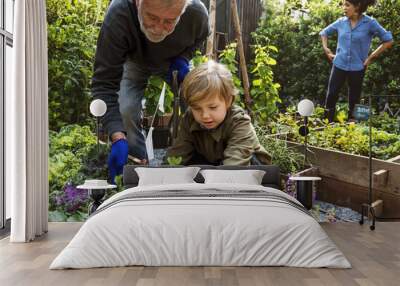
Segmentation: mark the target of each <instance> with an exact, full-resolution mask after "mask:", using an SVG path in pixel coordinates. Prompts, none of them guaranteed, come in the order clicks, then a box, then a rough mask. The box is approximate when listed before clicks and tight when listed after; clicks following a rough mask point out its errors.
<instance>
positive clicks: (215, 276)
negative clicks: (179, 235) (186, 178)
mask: <svg viewBox="0 0 400 286" xmlns="http://www.w3.org/2000/svg"><path fill="white" fill-rule="evenodd" d="M81 225H82V224H81V223H50V225H49V233H47V234H46V235H44V236H43V237H40V238H38V239H37V240H35V241H33V242H32V243H9V239H8V238H4V239H2V240H0V285H2V286H20V285H21V286H25V285H29V286H36V285H37V286H46V285H49V286H54V285H57V286H62V285H66V286H78V285H79V286H80V285H83V286H89V285H95V286H100V285H107V286H109V285H135V286H180V285H191V286H215V285H226V286H265V285H274V286H275V285H290V286H291V285H299V286H301V285H304V286H314V285H328V286H334V285H346V286H353V285H354V286H357V285H358V286H364V285H365V286H371V285H375V286H380V285H382V286H392V285H393V286H398V285H400V283H399V278H398V277H399V273H400V222H385V223H383V222H381V223H379V222H378V223H377V227H376V230H375V231H370V230H369V227H368V225H363V226H360V225H358V224H357V223H331V224H322V227H323V228H324V229H325V231H326V232H327V233H328V235H329V236H330V238H331V239H332V240H333V241H334V242H335V243H336V245H337V246H338V247H339V248H340V249H341V250H342V251H343V253H344V254H345V255H346V257H347V258H348V259H349V261H350V262H351V263H352V266H353V268H352V269H346V270H343V269H306V268H290V267H142V266H139V267H120V268H101V269H85V270H52V271H50V270H49V269H48V267H49V265H50V263H51V261H52V260H53V259H54V258H55V257H56V256H57V254H58V253H59V252H60V251H61V250H62V249H63V248H64V247H65V246H66V244H67V243H68V242H69V241H70V240H71V238H72V237H73V236H74V235H75V233H76V232H77V231H78V230H79V228H80V226H81Z"/></svg>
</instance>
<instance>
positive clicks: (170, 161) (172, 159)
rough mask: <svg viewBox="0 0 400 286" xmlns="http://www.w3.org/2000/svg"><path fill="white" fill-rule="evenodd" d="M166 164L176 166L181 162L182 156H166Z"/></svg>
mask: <svg viewBox="0 0 400 286" xmlns="http://www.w3.org/2000/svg"><path fill="white" fill-rule="evenodd" d="M167 162H168V165H170V166H178V165H181V163H182V157H173V156H171V157H168V158H167Z"/></svg>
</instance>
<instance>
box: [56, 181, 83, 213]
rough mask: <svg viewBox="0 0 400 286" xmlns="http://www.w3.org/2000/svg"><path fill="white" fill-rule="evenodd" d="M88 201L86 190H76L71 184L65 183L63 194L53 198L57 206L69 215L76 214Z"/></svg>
mask: <svg viewBox="0 0 400 286" xmlns="http://www.w3.org/2000/svg"><path fill="white" fill-rule="evenodd" d="M87 199H88V193H87V190H83V189H77V188H76V187H75V186H74V185H72V184H71V183H67V184H66V185H65V187H64V190H63V192H62V193H61V194H60V195H59V196H56V197H55V201H56V204H57V206H59V207H62V208H64V209H65V211H67V212H69V213H74V212H76V211H77V210H78V209H79V208H80V207H81V206H82V205H83V204H84V203H86V201H87Z"/></svg>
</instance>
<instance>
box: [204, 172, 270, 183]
mask: <svg viewBox="0 0 400 286" xmlns="http://www.w3.org/2000/svg"><path fill="white" fill-rule="evenodd" d="M200 174H201V175H202V176H203V177H204V183H205V184H211V183H227V184H228V183H234V184H246V185H261V182H262V179H263V177H264V175H265V171H262V170H201V171H200Z"/></svg>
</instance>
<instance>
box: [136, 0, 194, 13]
mask: <svg viewBox="0 0 400 286" xmlns="http://www.w3.org/2000/svg"><path fill="white" fill-rule="evenodd" d="M147 1H149V0H147ZM158 1H162V2H163V4H165V6H166V7H171V6H173V5H174V4H176V2H185V6H183V9H182V14H183V13H184V12H185V10H186V7H187V6H189V5H190V4H191V3H192V2H193V0H158ZM142 2H143V0H139V5H140V4H142Z"/></svg>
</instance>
